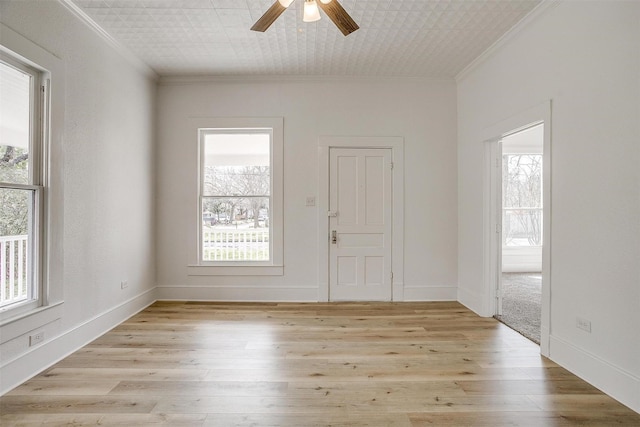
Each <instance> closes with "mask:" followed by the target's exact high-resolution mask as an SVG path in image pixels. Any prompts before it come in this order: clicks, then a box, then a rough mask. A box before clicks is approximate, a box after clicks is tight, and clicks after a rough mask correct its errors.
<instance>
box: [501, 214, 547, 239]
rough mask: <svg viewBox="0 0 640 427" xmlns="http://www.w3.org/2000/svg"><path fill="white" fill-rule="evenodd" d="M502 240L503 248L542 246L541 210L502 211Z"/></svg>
mask: <svg viewBox="0 0 640 427" xmlns="http://www.w3.org/2000/svg"><path fill="white" fill-rule="evenodd" d="M502 239H503V242H502V243H503V245H504V246H540V245H542V209H504V210H503V218H502Z"/></svg>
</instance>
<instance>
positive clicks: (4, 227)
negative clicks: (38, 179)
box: [0, 188, 34, 307]
mask: <svg viewBox="0 0 640 427" xmlns="http://www.w3.org/2000/svg"><path fill="white" fill-rule="evenodd" d="M33 200H34V191H32V190H17V189H8V188H0V307H3V306H6V305H9V304H13V303H16V302H20V301H25V300H27V299H31V298H32V295H31V293H32V292H31V283H30V277H31V276H30V274H29V270H30V262H31V260H30V239H29V233H30V232H31V228H32V227H31V224H32V213H33V209H32V207H33Z"/></svg>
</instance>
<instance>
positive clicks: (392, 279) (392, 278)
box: [391, 271, 393, 282]
mask: <svg viewBox="0 0 640 427" xmlns="http://www.w3.org/2000/svg"><path fill="white" fill-rule="evenodd" d="M391 281H392V282H393V271H392V272H391Z"/></svg>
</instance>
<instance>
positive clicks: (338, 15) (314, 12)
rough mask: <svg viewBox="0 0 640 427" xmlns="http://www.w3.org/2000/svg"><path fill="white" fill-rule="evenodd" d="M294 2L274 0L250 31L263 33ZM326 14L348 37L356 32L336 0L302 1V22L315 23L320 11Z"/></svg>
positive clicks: (349, 18)
mask: <svg viewBox="0 0 640 427" xmlns="http://www.w3.org/2000/svg"><path fill="white" fill-rule="evenodd" d="M294 1H295V0H276V2H275V3H274V4H273V5H271V7H270V8H269V9H267V11H266V12H265V13H264V15H262V16H261V17H260V19H258V20H257V21H256V23H255V24H253V27H251V30H253V31H260V32H265V31H266V30H267V29H268V28H269V27H270V26H271V24H273V22H274V21H275V20H276V19H278V17H279V16H280V15H282V13H283V12H284V11H285V10H287V8H288V7H289V6H291V4H292V3H293V2H294ZM318 8H320V9H322V11H323V12H324V13H326V14H327V16H328V17H329V19H331V21H333V23H334V24H335V25H336V27H338V29H339V30H340V31H341V32H342V34H344V35H345V36H348V35H349V34H351V33H353V32H354V31H356V30H357V29H358V28H360V27H359V26H358V24H356V22H355V21H354V20H353V18H351V16H350V15H349V14H348V13H347V11H346V10H344V8H343V7H342V5H341V4H340V3H339V2H338V0H319V2H318V1H316V0H304V11H303V17H302V20H303V21H304V22H315V21H318V20H319V19H320V10H319V9H318Z"/></svg>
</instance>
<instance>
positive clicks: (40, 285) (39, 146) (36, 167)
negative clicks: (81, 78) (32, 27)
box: [0, 50, 50, 319]
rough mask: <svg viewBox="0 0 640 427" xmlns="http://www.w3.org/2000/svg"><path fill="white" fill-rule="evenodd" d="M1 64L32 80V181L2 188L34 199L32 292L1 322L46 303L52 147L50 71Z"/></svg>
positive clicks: (8, 59)
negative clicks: (49, 148) (48, 180)
mask: <svg viewBox="0 0 640 427" xmlns="http://www.w3.org/2000/svg"><path fill="white" fill-rule="evenodd" d="M0 60H1V61H2V62H4V63H5V64H7V66H9V67H12V68H14V69H16V70H18V71H20V72H22V73H24V74H27V75H29V76H30V78H31V79H30V88H29V142H28V144H29V160H28V161H29V179H28V183H27V184H18V183H9V182H0V188H2V189H11V190H18V191H30V192H32V194H33V196H32V197H31V208H30V210H32V212H31V214H30V222H31V230H30V232H29V234H28V238H27V239H28V240H27V242H28V243H27V254H25V256H27V257H28V258H27V259H28V260H29V262H28V263H27V281H28V283H29V288H30V289H29V290H28V291H27V295H28V298H27V299H26V300H25V301H20V302H15V303H12V304H8V305H6V306H2V307H0V314H1V316H0V319H4V318H6V317H11V316H20V315H22V314H25V313H29V312H31V311H33V310H35V309H37V308H39V307H41V306H42V305H44V304H45V302H46V292H45V291H46V289H45V286H44V284H45V283H44V278H43V277H44V271H43V269H44V263H43V259H44V256H45V254H44V247H45V244H44V239H45V232H44V221H45V212H44V206H45V203H44V193H45V186H46V180H45V178H46V176H47V165H46V162H45V161H44V159H46V150H47V145H48V139H47V134H48V133H47V128H48V114H47V113H48V101H49V78H50V75H49V73H48V72H47V71H46V70H43V69H39V68H36V67H34V66H32V65H31V64H29V63H28V62H26V61H24V60H22V59H21V58H20V57H18V55H16V54H14V53H12V52H8V51H7V50H0Z"/></svg>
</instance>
